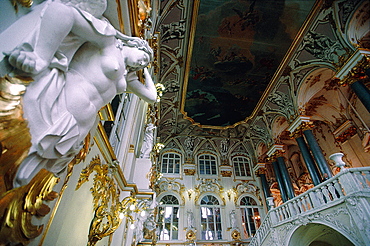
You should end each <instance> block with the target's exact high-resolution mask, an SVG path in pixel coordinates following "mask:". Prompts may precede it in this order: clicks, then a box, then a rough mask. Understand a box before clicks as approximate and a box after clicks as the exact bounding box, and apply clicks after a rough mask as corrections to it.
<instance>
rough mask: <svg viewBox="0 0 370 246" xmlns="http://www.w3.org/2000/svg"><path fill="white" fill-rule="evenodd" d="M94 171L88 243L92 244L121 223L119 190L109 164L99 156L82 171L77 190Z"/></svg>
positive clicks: (110, 232)
mask: <svg viewBox="0 0 370 246" xmlns="http://www.w3.org/2000/svg"><path fill="white" fill-rule="evenodd" d="M93 171H95V172H96V174H95V176H94V181H93V187H91V189H90V190H91V193H92V196H93V199H94V204H93V206H94V218H93V219H92V221H91V225H90V229H89V236H88V245H91V246H92V245H96V243H97V242H98V241H99V240H101V239H102V238H104V237H107V236H109V235H111V234H112V233H113V232H114V231H115V230H116V229H117V228H118V226H119V225H120V223H121V219H120V217H119V214H120V210H121V203H120V202H119V190H118V189H117V185H116V183H115V182H114V178H113V177H112V176H111V175H110V173H109V166H108V165H107V164H102V163H101V161H100V157H99V156H96V157H95V158H93V160H92V161H91V162H90V165H89V166H87V167H86V168H85V169H83V170H82V171H81V174H80V178H79V180H78V183H77V186H76V190H78V189H79V188H80V187H81V185H82V184H83V183H85V182H87V181H88V180H89V176H90V175H91V173H92V172H93Z"/></svg>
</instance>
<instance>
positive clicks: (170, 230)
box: [158, 195, 180, 240]
mask: <svg viewBox="0 0 370 246" xmlns="http://www.w3.org/2000/svg"><path fill="white" fill-rule="evenodd" d="M179 216H180V215H179V201H178V200H177V198H176V197H175V196H173V195H166V196H164V197H163V198H162V199H161V201H160V203H159V206H158V228H159V240H177V239H178V237H179Z"/></svg>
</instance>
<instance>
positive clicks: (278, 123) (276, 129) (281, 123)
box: [271, 116, 289, 139]
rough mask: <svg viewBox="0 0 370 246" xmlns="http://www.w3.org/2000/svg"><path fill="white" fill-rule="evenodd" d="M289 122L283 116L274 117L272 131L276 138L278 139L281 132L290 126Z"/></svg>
mask: <svg viewBox="0 0 370 246" xmlns="http://www.w3.org/2000/svg"><path fill="white" fill-rule="evenodd" d="M288 126H289V123H288V121H287V119H286V118H285V117H283V116H278V117H276V118H275V119H274V121H273V122H272V125H271V133H272V137H273V138H274V139H278V138H279V136H280V135H281V134H283V132H284V131H285V130H286V129H287V128H288Z"/></svg>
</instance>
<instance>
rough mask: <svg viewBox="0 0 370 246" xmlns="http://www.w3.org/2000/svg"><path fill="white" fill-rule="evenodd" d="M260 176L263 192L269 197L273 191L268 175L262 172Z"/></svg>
mask: <svg viewBox="0 0 370 246" xmlns="http://www.w3.org/2000/svg"><path fill="white" fill-rule="evenodd" d="M259 176H260V179H261V184H262V189H263V194H265V198H266V199H267V197H270V196H271V192H270V188H269V185H268V183H267V179H266V175H265V174H264V173H261V174H260V175H259Z"/></svg>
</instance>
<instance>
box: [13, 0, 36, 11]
mask: <svg viewBox="0 0 370 246" xmlns="http://www.w3.org/2000/svg"><path fill="white" fill-rule="evenodd" d="M10 1H11V2H12V5H13V7H14V9H15V12H18V4H19V5H21V6H22V7H25V8H30V7H31V6H32V4H33V1H32V0H10Z"/></svg>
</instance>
